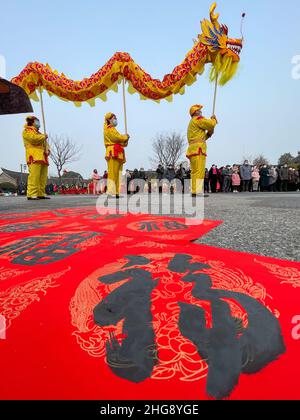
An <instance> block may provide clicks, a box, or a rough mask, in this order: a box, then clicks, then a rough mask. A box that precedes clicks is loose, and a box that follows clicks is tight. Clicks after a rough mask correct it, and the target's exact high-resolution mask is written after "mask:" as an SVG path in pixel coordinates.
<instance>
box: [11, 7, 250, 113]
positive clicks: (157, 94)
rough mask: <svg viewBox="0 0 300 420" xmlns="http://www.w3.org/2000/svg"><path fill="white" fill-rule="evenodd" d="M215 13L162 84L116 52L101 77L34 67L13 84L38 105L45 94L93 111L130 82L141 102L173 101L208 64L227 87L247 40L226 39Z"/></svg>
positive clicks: (212, 11)
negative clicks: (70, 76)
mask: <svg viewBox="0 0 300 420" xmlns="http://www.w3.org/2000/svg"><path fill="white" fill-rule="evenodd" d="M216 7H217V5H216V3H214V4H213V5H212V6H211V9H210V20H207V19H204V20H203V21H202V22H201V28H202V33H201V34H200V35H198V37H197V40H195V41H194V42H195V45H194V47H193V48H192V50H191V51H189V52H188V54H187V55H186V57H185V59H184V61H183V62H182V63H181V64H180V65H178V66H177V67H175V68H174V70H173V71H172V73H170V74H167V75H165V76H164V78H163V80H162V81H161V80H159V79H153V78H152V77H151V76H150V75H149V74H148V73H146V72H145V71H144V70H143V69H142V68H141V67H140V66H139V65H138V64H136V63H135V61H134V60H133V59H132V58H131V56H130V55H129V54H128V53H125V52H117V53H115V54H114V55H113V57H112V58H111V59H110V60H109V61H108V62H107V63H106V64H105V65H104V66H103V67H102V68H100V69H99V70H98V72H97V73H95V74H93V75H92V76H91V77H90V78H84V79H83V80H81V81H74V80H70V79H68V78H67V77H66V76H65V75H64V74H63V73H61V74H59V73H58V72H57V71H56V70H52V69H51V67H50V66H49V65H48V64H46V65H44V64H41V63H38V62H32V63H29V64H28V65H27V66H26V67H25V68H24V69H23V70H22V72H21V73H20V74H19V75H18V76H17V77H15V78H13V79H12V82H13V83H15V84H16V85H18V86H20V87H22V88H23V89H24V90H25V92H26V93H27V94H28V95H30V97H31V98H32V99H34V100H38V97H37V94H36V90H37V89H45V90H46V91H47V92H48V93H49V95H56V96H57V97H59V98H60V99H62V100H66V101H72V102H74V103H75V105H76V106H80V105H81V103H82V102H88V103H89V104H90V105H91V106H94V105H95V99H96V98H100V99H102V100H104V101H105V100H106V94H107V92H108V91H109V90H114V91H117V90H118V84H119V83H121V82H122V80H124V79H125V80H126V81H127V82H128V92H129V93H131V94H133V93H135V92H138V93H139V94H140V97H141V99H144V100H145V99H152V100H154V101H160V100H161V99H166V100H168V101H171V100H172V97H173V95H174V94H178V93H179V94H184V92H185V86H186V85H187V86H190V85H192V84H193V83H194V82H195V81H196V76H197V75H201V74H202V73H203V72H204V68H205V65H206V64H211V71H210V80H211V81H215V80H216V79H217V80H218V83H219V85H224V84H226V83H227V82H228V81H229V80H231V79H232V77H233V76H234V74H235V73H236V70H237V67H238V63H239V61H240V52H241V50H242V47H243V39H231V38H229V37H228V27H227V26H226V25H223V24H220V23H219V14H218V13H215V9H216Z"/></svg>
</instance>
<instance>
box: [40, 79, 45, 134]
mask: <svg viewBox="0 0 300 420" xmlns="http://www.w3.org/2000/svg"><path fill="white" fill-rule="evenodd" d="M39 92H40V101H41V111H42V117H43V127H44V134H46V120H45V112H44V102H43V92H42V88H41V85H39Z"/></svg>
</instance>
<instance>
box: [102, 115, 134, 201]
mask: <svg viewBox="0 0 300 420" xmlns="http://www.w3.org/2000/svg"><path fill="white" fill-rule="evenodd" d="M117 125H118V120H117V117H116V116H115V114H113V113H112V112H109V113H108V114H106V115H105V121H104V145H105V148H106V153H105V159H106V160H107V168H108V179H107V194H108V196H115V197H116V198H119V196H120V188H121V183H120V177H121V176H122V170H123V165H124V163H125V162H126V159H125V150H124V148H125V147H127V145H128V140H129V135H128V134H125V135H122V134H120V133H119V132H118V130H117V129H116V127H117Z"/></svg>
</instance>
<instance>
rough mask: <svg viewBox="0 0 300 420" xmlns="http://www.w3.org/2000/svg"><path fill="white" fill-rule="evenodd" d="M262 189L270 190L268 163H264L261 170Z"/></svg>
mask: <svg viewBox="0 0 300 420" xmlns="http://www.w3.org/2000/svg"><path fill="white" fill-rule="evenodd" d="M259 174H260V190H261V191H268V189H269V176H270V174H269V169H268V166H267V165H264V166H263V167H262V168H261V170H260V172H259Z"/></svg>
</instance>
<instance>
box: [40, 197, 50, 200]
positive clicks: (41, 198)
mask: <svg viewBox="0 0 300 420" xmlns="http://www.w3.org/2000/svg"><path fill="white" fill-rule="evenodd" d="M38 200H51V198H50V197H46V196H43V197H38Z"/></svg>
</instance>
